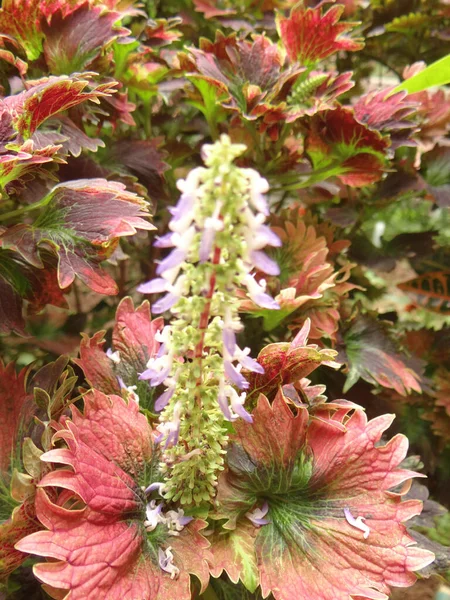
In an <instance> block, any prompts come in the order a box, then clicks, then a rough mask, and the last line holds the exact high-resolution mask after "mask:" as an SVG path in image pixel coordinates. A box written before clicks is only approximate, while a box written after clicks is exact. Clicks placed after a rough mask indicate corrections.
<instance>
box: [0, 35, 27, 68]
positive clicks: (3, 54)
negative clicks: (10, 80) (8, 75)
mask: <svg viewBox="0 0 450 600" xmlns="http://www.w3.org/2000/svg"><path fill="white" fill-rule="evenodd" d="M8 47H9V48H14V50H20V48H21V46H20V44H18V43H17V42H16V40H15V39H14V38H12V37H11V36H9V35H5V34H4V33H0V58H1V59H2V60H5V61H6V62H7V63H9V64H10V65H13V66H14V67H15V68H16V69H17V71H18V72H19V74H20V75H21V76H24V75H25V73H26V72H27V69H28V65H27V63H26V62H24V61H23V60H22V59H20V58H19V57H17V56H15V54H14V53H13V52H12V51H11V50H8Z"/></svg>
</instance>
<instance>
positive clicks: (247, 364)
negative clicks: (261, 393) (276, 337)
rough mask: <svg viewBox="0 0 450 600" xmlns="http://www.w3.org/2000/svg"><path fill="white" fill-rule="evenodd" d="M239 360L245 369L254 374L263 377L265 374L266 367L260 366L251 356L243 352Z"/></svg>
mask: <svg viewBox="0 0 450 600" xmlns="http://www.w3.org/2000/svg"><path fill="white" fill-rule="evenodd" d="M237 360H238V361H239V362H240V363H241V365H242V366H243V367H244V369H248V370H249V371H253V372H254V373H261V375H262V374H263V373H264V367H263V366H262V365H260V364H259V362H258V361H257V360H255V359H254V358H251V356H248V355H247V354H244V353H243V352H242V353H240V354H239V356H238V357H237Z"/></svg>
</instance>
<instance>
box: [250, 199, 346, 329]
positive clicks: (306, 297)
mask: <svg viewBox="0 0 450 600" xmlns="http://www.w3.org/2000/svg"><path fill="white" fill-rule="evenodd" d="M271 221H272V230H273V231H274V232H275V233H276V234H277V235H278V237H279V238H280V239H281V241H282V242H283V244H282V246H281V247H280V248H275V249H272V250H271V251H270V253H271V255H272V256H273V258H274V259H275V260H276V261H277V263H278V264H279V266H280V275H279V276H278V277H276V278H275V277H266V276H264V277H265V279H266V280H267V285H268V288H269V289H270V290H271V292H272V293H273V295H274V296H275V299H276V302H277V303H278V304H279V306H280V309H279V310H276V311H275V310H270V309H269V308H264V309H261V308H259V307H257V306H256V305H255V304H254V303H252V302H251V301H250V300H248V299H247V300H243V301H242V303H241V305H240V309H241V310H242V311H243V312H248V313H250V314H252V316H255V317H262V318H263V324H264V329H266V330H267V331H270V330H271V329H274V328H275V327H277V326H278V325H279V324H280V323H282V322H283V321H288V322H289V323H290V326H292V328H294V329H298V328H300V327H301V325H302V324H303V322H304V321H305V319H306V318H309V319H310V320H311V331H310V333H309V336H310V338H312V339H320V338H322V337H323V336H327V337H330V338H332V339H334V336H335V333H336V331H337V329H338V322H339V318H340V317H339V306H340V302H341V299H342V298H345V297H346V295H347V294H348V292H349V291H350V290H351V289H353V288H354V286H353V285H352V284H350V283H348V282H347V280H348V278H349V277H350V270H351V267H352V266H353V265H352V264H350V263H349V262H348V261H347V260H346V259H345V258H344V256H343V254H341V253H342V252H344V251H345V250H346V248H347V247H348V246H349V242H348V241H346V240H339V241H337V242H335V241H332V238H331V239H330V241H327V239H326V238H325V237H324V236H322V235H317V232H316V228H315V224H309V225H308V223H307V221H308V218H305V216H304V214H303V211H302V209H298V208H294V209H291V210H289V211H288V212H286V213H284V214H283V215H282V216H281V217H275V216H274V217H272V219H271ZM330 249H331V251H332V252H333V254H335V251H339V255H338V257H337V258H334V260H333V259H331V260H330V259H329V254H330ZM335 261H336V263H337V264H333V263H334V262H335ZM339 262H340V263H341V264H339Z"/></svg>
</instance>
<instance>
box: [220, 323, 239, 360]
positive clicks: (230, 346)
mask: <svg viewBox="0 0 450 600" xmlns="http://www.w3.org/2000/svg"><path fill="white" fill-rule="evenodd" d="M222 341H223V345H224V346H225V348H226V349H227V351H228V352H229V354H231V356H233V354H234V350H235V348H236V334H235V333H234V331H233V330H232V329H231V327H224V328H223V331H222Z"/></svg>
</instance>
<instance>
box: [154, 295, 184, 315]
mask: <svg viewBox="0 0 450 600" xmlns="http://www.w3.org/2000/svg"><path fill="white" fill-rule="evenodd" d="M179 299H180V297H179V296H175V294H171V293H169V294H166V295H165V296H163V297H162V298H160V299H159V300H157V302H155V304H153V305H152V312H153V313H155V315H160V314H161V313H163V312H166V310H169V308H172V306H173V305H174V304H176V303H177V302H178V300H179Z"/></svg>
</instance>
